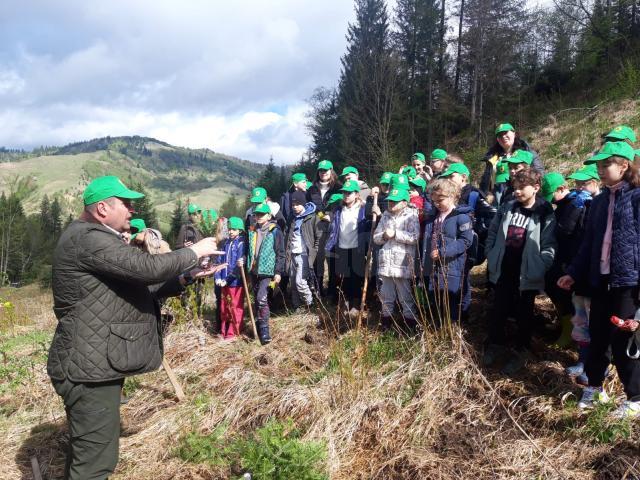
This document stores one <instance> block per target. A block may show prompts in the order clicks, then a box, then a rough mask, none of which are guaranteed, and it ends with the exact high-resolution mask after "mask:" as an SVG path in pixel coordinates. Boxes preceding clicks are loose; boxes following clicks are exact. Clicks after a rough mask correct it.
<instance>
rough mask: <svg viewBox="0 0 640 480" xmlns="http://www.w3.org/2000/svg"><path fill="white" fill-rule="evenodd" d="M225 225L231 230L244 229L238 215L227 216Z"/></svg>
mask: <svg viewBox="0 0 640 480" xmlns="http://www.w3.org/2000/svg"><path fill="white" fill-rule="evenodd" d="M227 227H228V228H229V229H231V230H244V222H243V221H242V219H241V218H240V217H229V220H228V221H227Z"/></svg>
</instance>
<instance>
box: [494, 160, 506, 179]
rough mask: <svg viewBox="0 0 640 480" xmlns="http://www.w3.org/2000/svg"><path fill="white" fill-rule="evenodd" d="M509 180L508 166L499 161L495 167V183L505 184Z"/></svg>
mask: <svg viewBox="0 0 640 480" xmlns="http://www.w3.org/2000/svg"><path fill="white" fill-rule="evenodd" d="M507 180H509V164H508V163H507V162H505V161H503V160H500V161H499V162H498V164H497V165H496V183H506V182H507Z"/></svg>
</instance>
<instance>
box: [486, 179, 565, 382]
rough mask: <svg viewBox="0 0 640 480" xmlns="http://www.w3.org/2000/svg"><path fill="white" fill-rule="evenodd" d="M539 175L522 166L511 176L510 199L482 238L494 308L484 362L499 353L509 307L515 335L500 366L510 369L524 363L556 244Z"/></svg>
mask: <svg viewBox="0 0 640 480" xmlns="http://www.w3.org/2000/svg"><path fill="white" fill-rule="evenodd" d="M541 180H542V178H541V175H540V174H539V173H538V172H536V171H535V170H533V169H529V168H527V169H524V170H520V171H518V172H516V173H515V175H513V176H512V177H511V183H512V186H513V197H514V199H513V200H510V201H507V202H505V203H503V204H502V206H501V207H500V208H499V209H498V212H497V214H496V217H495V218H494V220H493V222H492V223H491V226H490V227H489V233H488V235H487V243H486V257H487V269H488V270H489V280H490V281H491V282H492V283H493V284H494V285H495V299H496V301H495V307H494V312H493V315H492V316H491V317H490V322H489V336H488V340H487V345H486V348H485V352H484V357H483V361H484V363H485V365H491V364H493V363H494V362H495V361H496V360H497V358H498V357H499V356H501V354H502V351H503V348H504V346H505V344H506V340H507V339H506V332H505V327H506V321H507V317H508V316H509V315H510V313H511V311H512V310H513V309H514V307H515V311H516V322H517V327H518V328H517V334H516V342H515V346H514V351H515V352H514V355H512V356H511V358H510V359H509V361H508V362H507V364H506V365H505V366H504V368H503V372H504V373H506V374H513V373H515V372H517V371H518V370H520V368H522V367H523V366H524V364H525V360H526V356H527V352H528V351H529V348H530V344H531V335H532V331H533V307H534V301H535V298H536V295H537V294H538V292H539V291H540V290H543V289H544V279H545V274H546V272H547V271H548V270H549V269H550V268H551V265H552V264H553V258H554V255H555V251H556V248H557V243H556V239H555V223H556V222H555V217H554V216H553V209H552V208H551V205H550V204H549V203H548V202H546V201H545V200H544V199H542V198H540V197H538V196H537V193H538V191H539V190H540V186H541Z"/></svg>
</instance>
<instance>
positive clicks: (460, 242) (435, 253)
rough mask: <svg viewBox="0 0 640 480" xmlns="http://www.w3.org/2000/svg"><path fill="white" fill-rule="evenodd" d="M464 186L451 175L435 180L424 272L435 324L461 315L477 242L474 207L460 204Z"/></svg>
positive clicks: (430, 310) (426, 231)
mask: <svg viewBox="0 0 640 480" xmlns="http://www.w3.org/2000/svg"><path fill="white" fill-rule="evenodd" d="M459 198H460V188H459V187H458V185H456V183H454V182H453V181H452V180H451V179H449V178H446V177H445V178H438V179H436V180H434V181H433V182H432V183H431V201H432V202H433V210H432V211H431V212H430V213H429V214H428V215H427V218H426V220H425V229H424V240H423V246H422V274H423V282H424V285H425V287H426V289H427V294H428V299H429V304H428V308H427V311H428V312H429V313H430V317H431V318H430V321H431V324H432V326H434V327H435V328H439V327H441V326H442V325H444V324H447V323H448V322H449V321H453V322H457V321H458V320H459V319H460V316H461V313H463V308H462V296H463V290H464V288H465V284H466V276H467V274H468V270H467V268H466V263H467V250H468V249H469V247H470V246H471V244H472V242H473V224H472V221H471V217H470V216H469V214H470V212H471V209H470V208H469V207H468V206H466V205H458V200H459Z"/></svg>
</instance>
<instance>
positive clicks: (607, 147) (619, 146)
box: [584, 142, 636, 165]
mask: <svg viewBox="0 0 640 480" xmlns="http://www.w3.org/2000/svg"><path fill="white" fill-rule="evenodd" d="M635 156H636V151H635V150H634V149H633V147H632V146H631V145H629V144H628V143H627V142H607V143H605V144H604V145H603V146H602V148H601V149H600V151H599V152H598V153H596V154H595V155H594V156H592V157H591V158H589V159H587V160H586V161H585V162H584V164H585V165H589V164H591V163H595V162H599V161H601V160H606V159H607V158H609V157H622V158H625V159H627V160H629V161H630V162H633V159H634V157H635Z"/></svg>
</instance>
